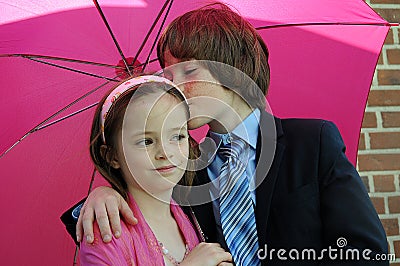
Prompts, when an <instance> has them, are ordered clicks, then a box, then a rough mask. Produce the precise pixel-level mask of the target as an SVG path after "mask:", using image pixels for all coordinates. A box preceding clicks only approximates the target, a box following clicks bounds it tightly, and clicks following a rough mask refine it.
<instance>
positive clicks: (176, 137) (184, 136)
mask: <svg viewBox="0 0 400 266" xmlns="http://www.w3.org/2000/svg"><path fill="white" fill-rule="evenodd" d="M184 139H186V135H184V134H178V135H174V136H173V137H172V140H174V141H181V140H184Z"/></svg>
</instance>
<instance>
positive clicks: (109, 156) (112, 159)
mask: <svg viewBox="0 0 400 266" xmlns="http://www.w3.org/2000/svg"><path fill="white" fill-rule="evenodd" d="M100 154H101V156H102V157H103V158H105V159H106V161H107V162H108V163H109V164H110V165H111V167H112V168H114V169H119V168H121V165H120V164H119V161H118V158H117V156H116V155H115V153H114V152H113V151H112V150H111V148H110V147H108V146H107V145H105V144H103V145H101V146H100Z"/></svg>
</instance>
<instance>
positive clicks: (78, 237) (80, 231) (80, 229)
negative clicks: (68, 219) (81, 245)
mask: <svg viewBox="0 0 400 266" xmlns="http://www.w3.org/2000/svg"><path fill="white" fill-rule="evenodd" d="M84 212H85V209H84V208H83V207H82V208H81V211H80V213H79V217H78V221H77V222H76V228H75V230H76V231H75V232H76V233H75V234H76V240H77V241H78V242H81V240H82V235H83V225H82V216H83V213H84Z"/></svg>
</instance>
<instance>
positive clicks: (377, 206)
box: [371, 197, 385, 214]
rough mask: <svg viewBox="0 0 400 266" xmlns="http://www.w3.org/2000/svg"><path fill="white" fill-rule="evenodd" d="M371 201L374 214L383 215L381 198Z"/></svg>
mask: <svg viewBox="0 0 400 266" xmlns="http://www.w3.org/2000/svg"><path fill="white" fill-rule="evenodd" d="M371 201H372V203H373V204H374V207H375V209H376V212H377V213H378V214H383V213H385V200H384V198H382V197H371Z"/></svg>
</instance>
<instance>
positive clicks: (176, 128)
mask: <svg viewBox="0 0 400 266" xmlns="http://www.w3.org/2000/svg"><path fill="white" fill-rule="evenodd" d="M182 129H184V130H186V129H187V126H183V127H179V126H178V127H174V128H170V129H168V131H178V130H182ZM157 133H158V131H137V132H134V133H133V134H132V137H136V136H140V135H146V134H157Z"/></svg>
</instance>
